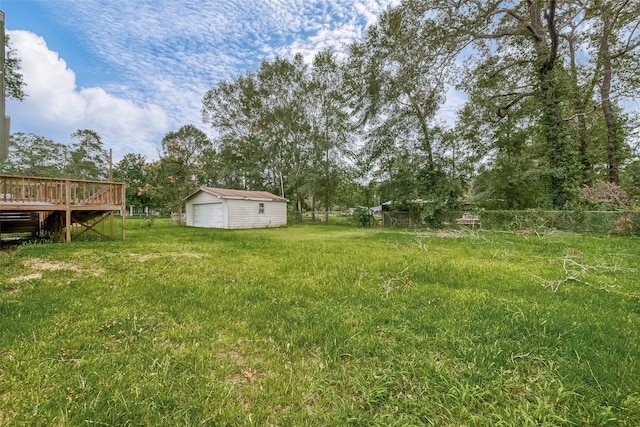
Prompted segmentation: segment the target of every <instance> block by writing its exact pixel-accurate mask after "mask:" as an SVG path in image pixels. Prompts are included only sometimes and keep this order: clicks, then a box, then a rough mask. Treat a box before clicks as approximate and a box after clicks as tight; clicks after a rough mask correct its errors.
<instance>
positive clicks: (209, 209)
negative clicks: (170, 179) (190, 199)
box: [193, 203, 224, 228]
mask: <svg viewBox="0 0 640 427" xmlns="http://www.w3.org/2000/svg"><path fill="white" fill-rule="evenodd" d="M193 225H194V226H195V227H207V228H222V227H224V218H223V208H222V203H206V204H201V205H193Z"/></svg>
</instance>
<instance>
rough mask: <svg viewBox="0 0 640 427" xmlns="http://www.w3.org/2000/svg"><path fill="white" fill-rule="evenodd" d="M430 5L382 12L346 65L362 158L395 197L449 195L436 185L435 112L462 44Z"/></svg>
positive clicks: (441, 183)
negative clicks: (361, 133)
mask: <svg viewBox="0 0 640 427" xmlns="http://www.w3.org/2000/svg"><path fill="white" fill-rule="evenodd" d="M430 7H432V4H430V3H429V2H427V1H405V2H403V3H402V4H401V5H400V6H398V7H396V8H394V9H391V10H389V11H387V12H385V13H383V14H382V15H381V16H380V19H379V22H378V23H377V24H376V25H374V26H372V27H370V29H369V30H368V32H367V34H366V36H365V38H364V40H363V41H361V42H357V43H354V44H353V45H352V46H351V49H350V54H351V55H350V57H349V63H348V65H347V81H348V82H349V85H350V87H351V92H350V95H351V97H352V99H353V100H354V104H353V106H354V109H355V111H356V112H357V114H358V117H359V119H360V124H361V126H362V127H363V129H364V130H365V136H364V138H365V144H364V150H363V156H365V157H366V159H367V160H366V161H365V162H366V163H368V164H369V165H372V166H373V169H374V173H376V174H377V176H378V179H380V180H382V181H384V185H382V186H381V191H383V193H385V194H386V197H390V198H392V199H394V200H395V201H397V202H398V201H409V200H413V199H429V200H432V199H435V198H447V199H449V200H450V199H451V197H450V196H452V195H451V194H449V195H445V193H447V191H440V190H441V189H443V188H446V187H448V184H449V177H448V176H447V174H446V173H444V168H445V163H446V162H444V161H443V160H444V158H445V156H446V151H447V148H446V147H445V146H444V145H443V144H442V143H443V141H444V139H443V132H442V129H441V127H440V126H438V125H437V123H436V121H435V115H436V113H437V111H438V108H439V106H440V105H441V104H442V102H443V101H444V99H445V93H446V90H447V85H448V84H449V83H450V82H451V80H450V79H449V77H450V76H451V75H452V74H453V73H451V69H452V68H453V66H454V61H455V59H456V58H457V56H458V55H459V53H460V50H461V49H462V48H463V47H464V43H463V42H461V41H460V40H458V39H457V38H456V37H457V35H456V34H453V33H450V34H446V33H443V32H442V31H441V26H440V25H439V23H438V22H437V21H435V20H434V19H433V16H432V14H431V13H430ZM447 35H451V37H447ZM394 181H395V182H394ZM391 191H394V192H395V194H391Z"/></svg>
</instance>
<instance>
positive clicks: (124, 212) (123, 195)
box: [120, 184, 127, 242]
mask: <svg viewBox="0 0 640 427" xmlns="http://www.w3.org/2000/svg"><path fill="white" fill-rule="evenodd" d="M126 195H127V185H126V184H122V186H121V187H120V201H121V203H122V208H120V213H121V214H122V241H123V242H124V240H125V238H126V235H127V232H126V229H127V200H126Z"/></svg>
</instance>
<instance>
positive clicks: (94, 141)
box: [65, 129, 109, 181]
mask: <svg viewBox="0 0 640 427" xmlns="http://www.w3.org/2000/svg"><path fill="white" fill-rule="evenodd" d="M71 137H72V138H76V139H78V140H79V141H78V142H75V143H73V144H72V145H71V147H70V150H69V157H68V161H67V163H66V165H65V175H66V176H68V177H70V178H74V179H87V180H93V181H99V180H106V179H107V177H108V176H109V154H108V153H107V151H106V150H105V149H104V146H103V144H102V139H101V138H100V136H99V135H98V134H97V133H96V132H95V131H93V130H90V129H78V130H77V131H75V132H74V133H73V134H71Z"/></svg>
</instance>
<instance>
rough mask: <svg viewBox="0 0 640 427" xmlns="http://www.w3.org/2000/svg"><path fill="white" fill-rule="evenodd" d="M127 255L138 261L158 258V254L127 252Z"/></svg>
mask: <svg viewBox="0 0 640 427" xmlns="http://www.w3.org/2000/svg"><path fill="white" fill-rule="evenodd" d="M129 256H130V257H131V258H135V259H137V260H138V262H145V261H149V260H150V259H158V258H160V255H156V254H144V255H141V254H129Z"/></svg>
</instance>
